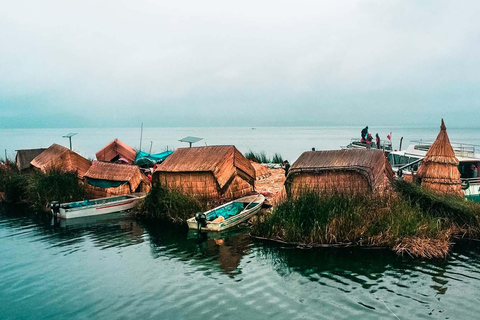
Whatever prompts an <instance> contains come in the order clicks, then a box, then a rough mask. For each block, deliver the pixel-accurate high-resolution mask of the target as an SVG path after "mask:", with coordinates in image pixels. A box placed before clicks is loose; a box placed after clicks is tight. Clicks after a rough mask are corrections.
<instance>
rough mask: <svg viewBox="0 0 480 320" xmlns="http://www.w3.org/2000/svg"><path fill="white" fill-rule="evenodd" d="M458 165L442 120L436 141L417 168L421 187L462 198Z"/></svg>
mask: <svg viewBox="0 0 480 320" xmlns="http://www.w3.org/2000/svg"><path fill="white" fill-rule="evenodd" d="M458 163H459V162H458V159H457V157H455V151H454V150H453V148H452V145H451V144H450V139H448V134H447V128H446V127H445V123H444V122H443V119H442V125H441V126H440V133H439V134H438V136H437V140H435V142H434V143H433V144H432V146H431V147H430V149H429V150H428V152H427V154H426V155H425V158H424V159H423V161H422V164H421V165H420V167H419V168H418V172H417V177H418V178H419V179H421V183H422V186H423V187H425V188H427V189H430V190H432V191H435V192H437V193H442V194H443V193H448V194H452V195H458V196H463V191H462V182H461V180H460V172H459V171H458V167H457V166H458Z"/></svg>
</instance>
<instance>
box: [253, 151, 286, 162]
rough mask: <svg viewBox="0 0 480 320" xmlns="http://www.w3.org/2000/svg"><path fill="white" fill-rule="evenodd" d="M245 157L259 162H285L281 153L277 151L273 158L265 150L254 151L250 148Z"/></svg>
mask: <svg viewBox="0 0 480 320" xmlns="http://www.w3.org/2000/svg"><path fill="white" fill-rule="evenodd" d="M244 156H245V158H247V159H248V160H252V161H255V162H258V163H282V162H283V157H282V155H281V154H279V153H275V154H274V155H273V158H271V159H270V158H269V157H268V156H267V154H266V153H265V151H260V152H253V151H252V150H249V151H248V152H247V153H245V154H244Z"/></svg>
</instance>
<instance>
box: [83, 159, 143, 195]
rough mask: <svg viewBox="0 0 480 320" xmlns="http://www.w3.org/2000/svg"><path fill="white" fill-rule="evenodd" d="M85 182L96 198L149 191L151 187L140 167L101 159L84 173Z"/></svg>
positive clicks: (94, 162)
mask: <svg viewBox="0 0 480 320" xmlns="http://www.w3.org/2000/svg"><path fill="white" fill-rule="evenodd" d="M84 182H85V186H86V188H87V191H88V192H89V193H90V194H91V195H92V196H93V197H94V198H103V197H110V196H115V195H122V194H129V193H133V192H149V191H150V188H151V183H150V180H148V178H147V177H146V176H145V175H144V174H143V173H141V172H140V168H139V167H137V166H133V165H128V164H117V163H109V162H100V161H93V163H92V166H91V167H90V169H88V171H87V172H86V173H85V175H84Z"/></svg>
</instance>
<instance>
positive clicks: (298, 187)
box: [286, 149, 393, 196]
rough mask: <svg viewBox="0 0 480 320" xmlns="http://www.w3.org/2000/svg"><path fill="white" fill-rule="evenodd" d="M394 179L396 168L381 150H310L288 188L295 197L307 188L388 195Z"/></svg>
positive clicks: (290, 175) (297, 165)
mask: <svg viewBox="0 0 480 320" xmlns="http://www.w3.org/2000/svg"><path fill="white" fill-rule="evenodd" d="M392 179H393V171H392V168H391V167H390V164H389V163H388V161H387V160H386V158H385V155H384V154H383V152H382V151H381V150H366V149H347V150H332V151H307V152H304V153H303V154H302V155H301V156H300V157H299V158H298V160H297V161H295V163H294V164H293V165H292V166H291V168H290V170H289V172H288V175H287V180H286V188H287V191H288V193H289V194H290V195H293V196H297V195H299V194H300V193H301V192H302V191H303V190H314V191H317V192H330V193H337V192H338V193H343V194H345V193H347V194H359V193H360V194H363V193H369V192H373V193H378V194H385V193H387V192H389V191H390V190H391V184H390V182H391V180H392Z"/></svg>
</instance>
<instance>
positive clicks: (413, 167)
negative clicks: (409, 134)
mask: <svg viewBox="0 0 480 320" xmlns="http://www.w3.org/2000/svg"><path fill="white" fill-rule="evenodd" d="M412 142H413V144H411V145H410V146H408V148H407V149H406V150H402V151H392V152H390V154H389V155H388V157H387V159H388V160H389V161H390V164H391V166H392V169H393V172H395V173H396V175H397V176H398V177H401V176H403V175H415V174H416V172H417V170H418V167H419V166H420V164H421V162H422V159H423V158H424V157H425V155H426V154H427V151H428V149H430V146H431V145H432V143H430V142H425V141H421V140H420V141H412ZM451 145H452V147H453V150H454V151H455V156H456V157H457V159H458V161H459V162H460V164H459V165H458V170H459V171H460V178H461V180H462V189H463V192H464V194H465V197H466V198H467V199H469V200H473V201H477V202H480V179H479V178H478V177H476V178H474V177H472V171H471V169H470V168H471V166H472V165H475V166H476V167H477V168H478V167H479V165H480V146H477V145H473V144H465V143H456V142H451Z"/></svg>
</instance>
